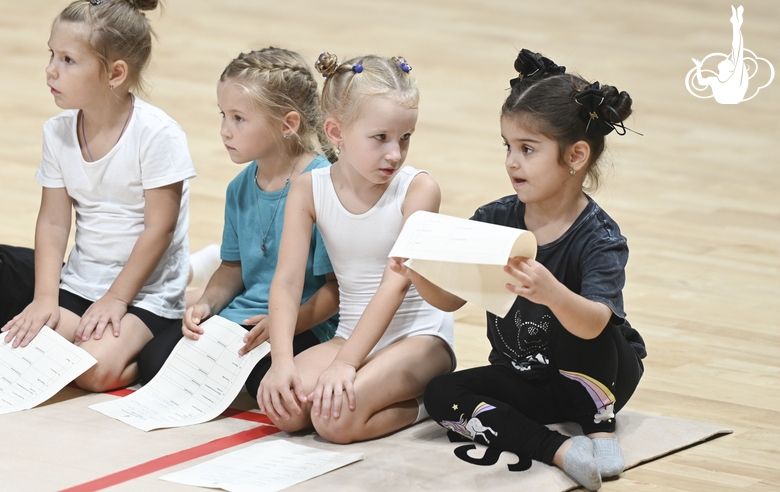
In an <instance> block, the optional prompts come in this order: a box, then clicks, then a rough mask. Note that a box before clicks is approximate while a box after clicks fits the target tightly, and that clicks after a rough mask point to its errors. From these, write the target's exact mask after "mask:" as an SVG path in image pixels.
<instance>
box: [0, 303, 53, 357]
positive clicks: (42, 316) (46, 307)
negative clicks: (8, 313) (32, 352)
mask: <svg viewBox="0 0 780 492" xmlns="http://www.w3.org/2000/svg"><path fill="white" fill-rule="evenodd" d="M59 321H60V306H59V303H58V301H57V300H56V299H55V300H54V301H51V302H48V301H37V300H33V302H31V303H30V304H29V305H28V306H27V307H26V308H24V311H22V312H21V313H19V314H17V315H16V316H14V318H13V319H12V320H11V321H9V322H8V323H6V324H5V326H3V328H2V330H0V331H2V332H3V333H7V334H6V335H5V339H4V340H3V341H4V342H5V343H11V340H13V342H14V343H13V345H12V347H13V348H16V347H20V346H21V347H26V346H27V344H29V343H30V342H31V341H32V339H33V338H35V336H36V335H37V334H38V332H39V331H41V328H43V326H44V325H46V326H48V327H50V328H52V329H54V328H56V327H57V323H59Z"/></svg>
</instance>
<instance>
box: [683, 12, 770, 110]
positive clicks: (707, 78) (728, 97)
mask: <svg viewBox="0 0 780 492" xmlns="http://www.w3.org/2000/svg"><path fill="white" fill-rule="evenodd" d="M744 10H745V9H743V8H742V6H741V5H740V6H739V7H738V8H736V9H735V8H734V7H733V6H732V7H731V13H732V15H731V19H729V20H730V21H731V26H732V28H733V29H732V33H733V35H732V39H731V53H730V54H728V55H726V54H723V53H711V54H709V55H707V56H706V57H705V58H704V59H703V60H702V61H699V60H697V59H695V58H693V63H694V64H695V65H696V66H695V67H693V68H692V69H691V70H690V71H689V72H688V74H687V75H686V76H685V88H686V89H688V92H690V93H691V94H692V95H694V96H696V97H698V98H700V99H708V98H710V97H714V98H715V101H717V102H718V103H720V104H739V103H741V102H742V101H748V100H750V99H753V98H754V97H756V94H758V91H760V90H761V89H763V88H764V87H766V86H768V85H769V84H771V83H772V80H774V78H775V67H773V66H772V64H771V63H769V61H768V60H767V59H766V58H761V57H760V56H757V55H756V54H755V53H753V52H752V51H750V50H749V49H747V48H745V45H744V41H743V39H742V32H741V30H740V29H741V27H742V13H743V12H744ZM710 58H714V59H715V61H717V60H720V62H718V71H717V72H715V71H713V70H708V69H703V68H702V66H703V65H704V63H705V62H706V61H707V60H708V59H710ZM759 62H763V63H765V64H766V66H767V67H769V80H768V81H767V82H766V83H765V84H764V85H762V86H760V87H758V88H756V89H755V92H753V93H752V94H751V95H750V96H748V97H745V95H746V94H747V91H748V85H749V83H750V79H752V78H753V77H754V76H755V75H756V74H757V73H758V71H759ZM762 67H763V65H762ZM762 71H763V68H762ZM708 89H709V90H708ZM702 94H703V95H702Z"/></svg>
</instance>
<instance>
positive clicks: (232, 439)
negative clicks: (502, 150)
mask: <svg viewBox="0 0 780 492" xmlns="http://www.w3.org/2000/svg"><path fill="white" fill-rule="evenodd" d="M243 413H250V412H243ZM256 415H258V416H259V415H260V414H256ZM263 417H264V415H263ZM277 432H279V429H277V428H276V427H272V426H268V425H260V426H258V427H255V428H254V429H249V430H245V431H242V432H239V433H237V434H233V435H232V436H227V437H223V438H220V439H216V440H214V441H211V442H207V443H206V444H201V445H200V446H195V447H193V448H190V449H185V450H184V451H179V452H178V453H173V454H169V455H167V456H163V457H161V458H157V459H155V460H152V461H147V462H146V463H141V464H140V465H137V466H133V467H131V468H128V469H126V470H122V471H119V472H116V473H112V474H111V475H106V476H105V477H102V478H98V479H97V480H92V481H91V482H86V483H83V484H81V485H76V486H75V487H71V488H69V489H63V490H62V491H60V492H93V491H96V490H103V489H105V488H108V487H112V486H114V485H118V484H120V483H124V482H128V481H130V480H133V479H136V478H139V477H142V476H144V475H149V474H150V473H154V472H157V471H160V470H164V469H165V468H170V467H172V466H176V465H180V464H182V463H184V462H185V461H190V460H194V459H197V458H201V457H203V456H206V455H208V454H211V453H216V452H217V451H222V450H224V449H227V448H231V447H233V446H238V445H239V444H244V443H246V442H249V441H253V440H255V439H260V438H261V437H266V436H270V435H272V434H276V433H277Z"/></svg>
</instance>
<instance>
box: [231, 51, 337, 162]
mask: <svg viewBox="0 0 780 492" xmlns="http://www.w3.org/2000/svg"><path fill="white" fill-rule="evenodd" d="M219 81H220V82H221V83H223V82H228V81H230V82H233V83H236V84H238V85H239V87H241V88H242V90H243V91H244V93H245V95H246V96H247V97H248V98H249V100H250V101H251V102H252V103H253V104H254V105H255V107H257V108H258V109H260V110H262V111H263V112H265V113H266V116H267V117H268V118H269V119H270V120H271V121H272V122H278V123H282V122H283V121H284V116H285V115H286V114H287V113H289V112H290V111H295V112H297V113H298V114H299V115H300V116H301V123H300V126H299V127H298V130H297V132H296V136H297V137H298V138H296V139H293V140H292V148H290V146H288V145H281V148H282V149H284V151H285V152H287V153H289V154H292V155H293V156H295V155H300V154H302V153H303V152H305V151H309V152H314V153H315V154H318V153H320V152H321V151H322V152H325V153H327V154H329V153H330V144H329V143H328V141H327V139H326V138H325V134H324V131H323V130H322V113H321V110H320V97H319V93H318V86H317V80H316V79H315V78H314V74H313V73H312V71H311V70H310V69H309V67H308V66H307V63H306V61H305V60H304V59H303V57H302V56H301V55H299V54H298V53H296V52H294V51H290V50H286V49H283V48H275V47H273V46H271V47H268V48H263V49H261V50H258V51H251V52H249V53H241V54H240V55H238V57H237V58H235V59H234V60H232V61H231V62H230V63H228V66H227V67H225V70H224V71H223V72H222V75H221V76H220V77H219ZM280 126H281V125H280ZM275 138H278V139H280V141H281V138H282V136H281V134H280V135H275ZM288 157H289V156H288Z"/></svg>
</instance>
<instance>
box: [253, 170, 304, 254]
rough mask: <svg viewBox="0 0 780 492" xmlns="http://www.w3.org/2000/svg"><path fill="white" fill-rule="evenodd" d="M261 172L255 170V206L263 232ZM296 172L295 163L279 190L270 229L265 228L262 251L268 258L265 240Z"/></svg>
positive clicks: (261, 244) (269, 224)
mask: <svg viewBox="0 0 780 492" xmlns="http://www.w3.org/2000/svg"><path fill="white" fill-rule="evenodd" d="M259 171H260V168H259V167H258V168H257V169H255V205H257V220H259V221H260V231H262V230H263V213H262V212H261V211H260V198H258V195H259V194H260V192H259V191H257V190H259V189H260V185H259V184H257V173H258V172H259ZM294 171H295V163H293V165H292V169H291V170H290V175H289V176H287V179H286V180H285V182H284V188H282V189H281V190H279V199H278V200H276V207H274V213H273V215H271V221H270V222H269V223H268V227H266V228H265V232H264V233H263V239H262V241H261V243H260V249H262V250H263V256H268V251H267V250H266V248H265V239H266V238H267V237H268V233H269V232H271V226H272V225H273V224H274V219H275V218H276V212H278V211H279V204H280V203H282V198H284V190H285V189H287V187H288V186H290V178H292V173H293V172H294Z"/></svg>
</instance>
